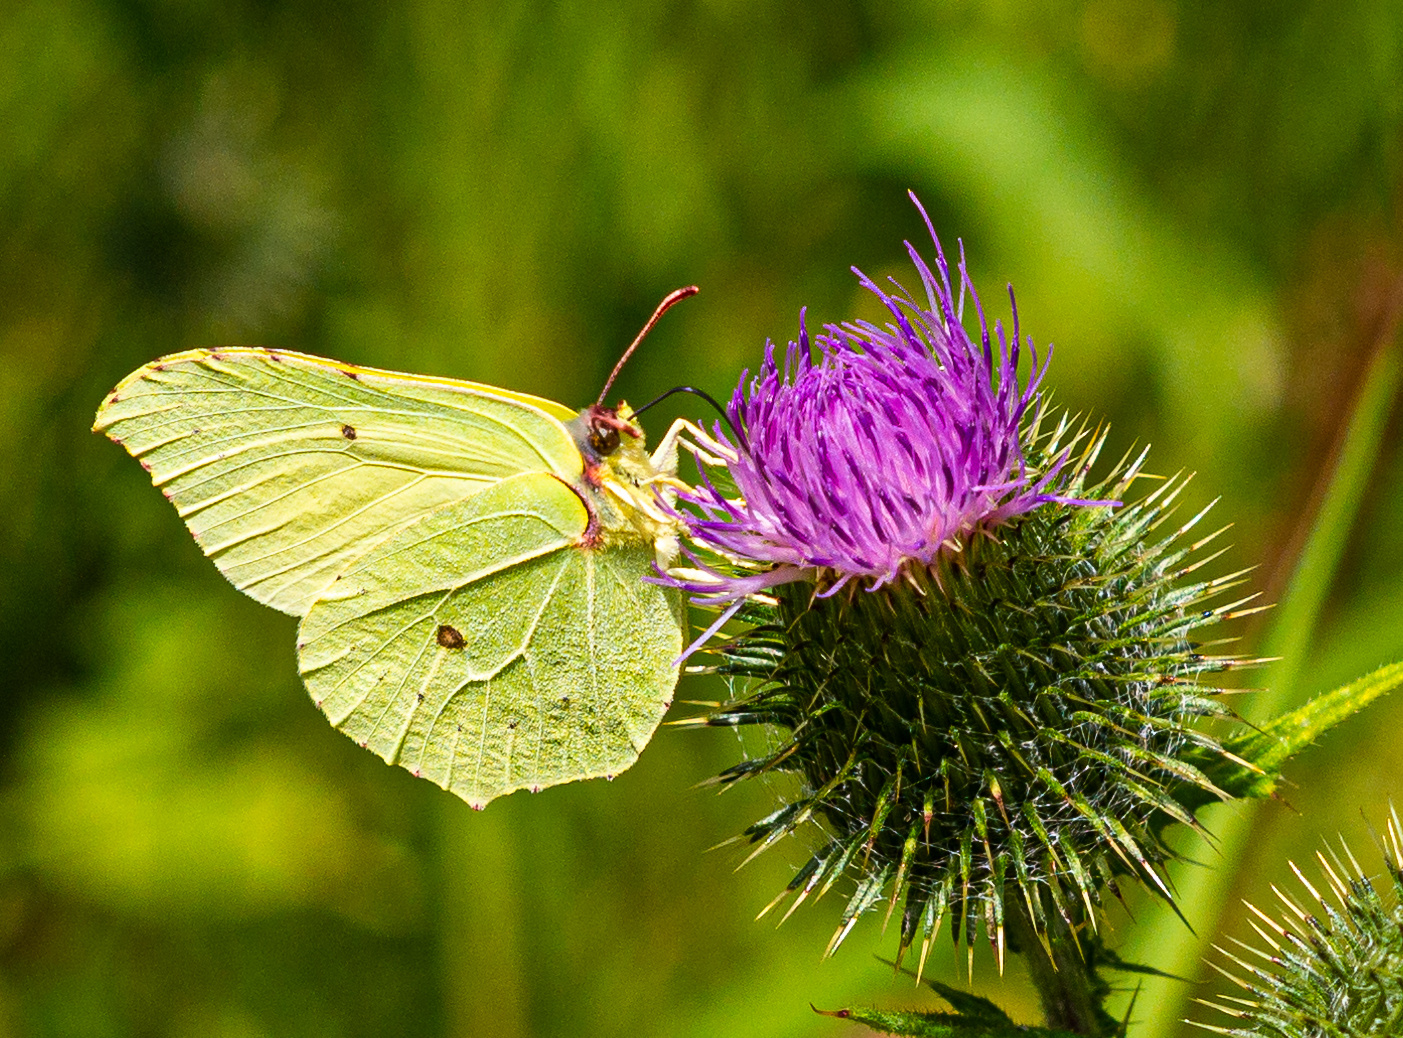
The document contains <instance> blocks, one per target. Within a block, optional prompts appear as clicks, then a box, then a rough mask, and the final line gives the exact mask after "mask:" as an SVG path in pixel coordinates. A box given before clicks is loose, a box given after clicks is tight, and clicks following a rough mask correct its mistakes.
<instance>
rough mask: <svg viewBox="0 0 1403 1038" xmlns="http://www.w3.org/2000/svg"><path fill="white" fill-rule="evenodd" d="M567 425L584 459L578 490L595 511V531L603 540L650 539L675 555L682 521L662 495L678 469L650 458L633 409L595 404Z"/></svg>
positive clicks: (668, 490) (592, 525) (669, 490)
mask: <svg viewBox="0 0 1403 1038" xmlns="http://www.w3.org/2000/svg"><path fill="white" fill-rule="evenodd" d="M568 427H569V429H570V433H571V435H572V436H573V437H574V439H575V443H576V445H577V446H578V447H579V449H580V456H581V457H582V458H583V459H584V463H585V471H584V479H583V486H581V487H578V488H577V489H579V490H580V491H582V494H583V496H584V498H585V501H586V504H587V505H588V507H589V510H590V516H591V522H590V531H591V532H590V536H591V537H592V538H596V539H598V540H599V541H600V542H602V543H623V542H630V541H632V542H637V541H640V540H641V541H646V542H650V543H652V544H654V545H655V546H657V547H658V549H659V552H660V553H665V554H669V555H670V554H672V553H673V552H674V551H675V545H676V541H677V530H676V527H677V520H676V519H675V518H674V517H673V516H672V515H671V514H670V513H669V512H668V511H667V510H665V509H664V508H662V507H660V504H661V502H660V495H663V496H664V497H665V496H666V495H669V494H671V493H673V490H672V486H673V484H674V483H675V482H676V472H675V471H663V470H662V469H659V468H658V466H657V465H655V464H654V462H653V459H652V458H651V457H649V455H648V451H647V449H646V446H645V439H644V436H643V429H642V428H641V427H640V426H639V425H638V424H637V423H636V422H635V421H634V418H633V410H632V409H631V408H630V407H629V406H628V405H627V404H623V403H620V404H619V406H618V407H605V406H603V405H602V404H591V405H590V406H589V407H587V408H585V409H584V410H583V411H581V412H580V413H579V415H578V417H576V419H575V420H574V421H573V422H570V423H569V426H568ZM669 546H672V547H669Z"/></svg>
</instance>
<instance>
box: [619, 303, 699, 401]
mask: <svg viewBox="0 0 1403 1038" xmlns="http://www.w3.org/2000/svg"><path fill="white" fill-rule="evenodd" d="M699 291H700V289H698V288H697V286H696V285H688V286H687V287H686V288H679V289H677V291H675V292H669V293H668V294H667V297H666V298H665V299H663V301H662V302H661V303H659V304H658V308H657V309H656V310H654V311H653V316H652V317H650V318H648V323H647V324H645V325H644V326H643V330H642V331H641V332H639V333H638V336H637V338H635V339H634V340H633V344H632V345H631V346H629V348H628V349H626V350H624V355H623V356H622V357H620V358H619V362H618V363H617V364H615V365H614V370H613V371H612V372H610V374H609V381H607V382H605V383H604V388H603V389H601V390H600V391H599V399H598V400H596V401H595V402H594V403H595V406H596V407H602V406H604V398H605V397H606V396H607V395H608V394H609V389H610V387H611V386H613V384H614V379H616V378H618V377H619V372H620V371H621V370H623V366H624V364H625V363H626V362H627V361H628V359H629V357H631V356H633V351H634V350H636V349H638V344H639V343H640V342H642V341H643V337H644V336H645V335H647V334H648V333H649V332H650V331H652V330H653V325H655V324H657V323H658V318H660V317H662V315H663V314H665V313H667V312H668V311H669V310H671V309H672V307H673V306H674V305H675V304H677V303H680V302H682V300H684V299H686V298H687V297H688V296H694V295H696V294H697V292H699Z"/></svg>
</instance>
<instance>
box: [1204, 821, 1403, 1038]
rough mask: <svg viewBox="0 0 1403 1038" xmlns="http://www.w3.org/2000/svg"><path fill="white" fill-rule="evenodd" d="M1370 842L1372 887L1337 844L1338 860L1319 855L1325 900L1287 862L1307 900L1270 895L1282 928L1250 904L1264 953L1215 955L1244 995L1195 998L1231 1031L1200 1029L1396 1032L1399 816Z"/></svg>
mask: <svg viewBox="0 0 1403 1038" xmlns="http://www.w3.org/2000/svg"><path fill="white" fill-rule="evenodd" d="M1377 843H1378V845H1379V849H1380V850H1381V851H1382V853H1383V861H1384V870H1383V876H1382V877H1380V879H1381V883H1380V884H1379V885H1376V884H1375V881H1373V880H1371V879H1370V878H1369V877H1368V875H1367V874H1366V873H1365V872H1364V870H1363V869H1362V868H1361V867H1360V865H1359V862H1358V861H1357V860H1355V857H1354V855H1353V854H1352V853H1351V852H1350V849H1349V847H1348V845H1346V844H1345V843H1344V841H1343V840H1342V841H1341V842H1340V852H1339V853H1338V854H1337V853H1334V852H1331V853H1330V855H1329V856H1328V857H1327V856H1326V855H1324V854H1317V858H1318V859H1319V863H1320V869H1321V873H1322V874H1323V875H1324V877H1325V886H1326V887H1327V888H1328V893H1322V892H1321V891H1319V890H1317V889H1316V888H1315V886H1313V885H1312V884H1311V882H1310V881H1309V880H1308V879H1306V877H1305V875H1304V874H1302V872H1301V870H1300V869H1298V868H1297V867H1296V865H1295V863H1294V862H1293V863H1292V864H1291V871H1292V872H1294V873H1295V874H1296V878H1297V879H1298V880H1300V882H1301V885H1302V886H1303V887H1305V890H1306V894H1307V895H1308V897H1307V898H1306V899H1304V900H1300V899H1297V898H1293V897H1291V896H1290V895H1288V894H1286V893H1283V892H1282V891H1280V890H1277V889H1276V888H1275V887H1273V888H1272V889H1273V890H1275V891H1276V895H1277V897H1278V898H1279V899H1280V900H1281V903H1282V906H1283V907H1284V910H1285V911H1284V912H1283V913H1282V915H1281V917H1280V921H1278V920H1277V919H1276V918H1273V917H1272V916H1270V915H1268V914H1267V913H1265V912H1263V911H1261V910H1260V909H1258V908H1256V907H1254V906H1253V905H1251V904H1248V905H1247V907H1248V909H1249V910H1250V911H1251V912H1252V914H1253V915H1254V916H1256V919H1255V920H1253V921H1252V928H1253V929H1254V930H1256V931H1257V936H1258V937H1260V938H1261V939H1262V941H1263V942H1265V944H1266V946H1267V947H1266V949H1265V950H1264V949H1259V948H1254V947H1253V946H1251V945H1249V944H1244V943H1242V942H1240V941H1235V942H1234V943H1235V944H1237V945H1238V947H1239V948H1241V949H1242V952H1243V954H1242V955H1237V954H1234V953H1232V952H1229V951H1227V950H1226V949H1223V948H1219V949H1218V951H1219V952H1220V953H1221V954H1222V955H1223V956H1224V957H1225V958H1227V959H1228V960H1230V961H1231V963H1232V964H1233V966H1234V967H1235V968H1236V969H1237V970H1240V971H1241V973H1240V974H1237V973H1234V972H1232V971H1231V970H1228V969H1223V968H1222V967H1220V966H1217V965H1216V964H1214V968H1215V969H1217V970H1218V971H1219V972H1220V973H1222V974H1223V975H1224V976H1226V977H1227V978H1228V979H1229V980H1231V981H1232V982H1233V983H1235V984H1237V985H1238V986H1239V987H1241V988H1242V989H1244V990H1245V991H1246V992H1247V993H1248V997H1247V998H1240V997H1229V996H1224V997H1223V999H1222V1002H1220V1003H1215V1002H1210V1001H1205V1000H1200V1001H1202V1002H1203V1004H1204V1005H1206V1006H1209V1007H1211V1008H1213V1009H1217V1010H1220V1011H1222V1012H1223V1013H1226V1014H1227V1015H1228V1016H1230V1017H1233V1018H1234V1019H1235V1020H1237V1021H1238V1023H1237V1025H1236V1026H1234V1027H1216V1026H1212V1025H1209V1024H1198V1026H1199V1027H1202V1028H1203V1029H1204V1030H1208V1031H1214V1032H1216V1033H1218V1034H1225V1035H1232V1036H1234V1038H1323V1036H1326V1035H1331V1036H1336V1038H1364V1036H1366V1035H1367V1036H1382V1035H1396V1034H1400V1033H1403V827H1400V825H1399V820H1398V813H1397V812H1396V811H1390V813H1389V819H1388V822H1387V825H1386V827H1385V831H1384V834H1383V836H1382V838H1381V839H1378V840H1377ZM1379 886H1382V887H1383V888H1385V889H1384V890H1383V891H1382V892H1381V891H1380V889H1379ZM1244 956H1245V957H1244ZM1223 1003H1227V1004H1223Z"/></svg>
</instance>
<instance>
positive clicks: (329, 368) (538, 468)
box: [94, 348, 582, 616]
mask: <svg viewBox="0 0 1403 1038" xmlns="http://www.w3.org/2000/svg"><path fill="white" fill-rule="evenodd" d="M573 417H574V412H572V411H570V410H569V409H568V408H565V407H562V406H561V405H559V404H556V403H553V402H551V401H548V400H543V399H540V398H537V397H530V396H527V395H525V394H517V393H510V392H507V391H505V390H499V389H494V388H492V387H490V386H481V385H476V384H473V383H469V382H458V381H454V380H451V379H433V378H422V377H418V376H412V375H401V374H397V373H394V372H386V371H377V370H375V369H370V368H357V367H353V366H351V365H346V364H339V363H337V362H335V361H330V360H324V359H322V358H319V357H310V356H306V355H303V354H296V353H284V352H274V351H269V350H259V349H246V348H231V349H225V350H197V351H192V352H189V353H182V354H176V355H174V356H171V357H166V358H163V359H162V360H159V361H156V362H154V363H152V364H148V365H147V366H146V367H144V368H142V369H141V370H139V371H137V372H135V373H134V374H133V375H132V376H130V377H129V378H127V379H126V380H124V381H123V382H122V383H121V384H120V385H119V386H118V387H117V388H116V389H115V390H114V391H113V392H112V394H111V395H110V396H109V397H108V399H107V400H106V401H105V402H104V403H103V406H102V408H101V409H100V410H99V411H98V417H97V422H96V424H95V426H94V428H96V429H98V430H100V431H102V432H105V433H106V434H107V435H108V436H110V437H111V438H112V439H114V440H116V441H117V442H118V443H121V444H122V445H123V446H124V447H125V448H126V449H127V450H128V451H129V452H130V453H131V454H132V455H133V456H134V457H136V458H138V459H140V461H141V463H142V465H143V466H144V467H145V468H146V469H147V470H148V471H149V472H150V473H151V478H152V481H153V482H154V483H155V484H156V485H157V486H158V487H160V488H161V490H162V492H163V493H165V495H166V496H167V497H168V498H170V499H171V501H172V502H173V503H174V504H175V506H176V508H177V509H178V511H179V512H180V515H181V518H183V519H184V520H185V523H186V525H187V526H189V528H190V530H191V532H192V533H193V534H194V535H195V539H196V540H197V541H198V542H199V544H200V546H201V548H203V549H204V551H205V553H206V554H207V555H209V556H210V557H211V558H213V560H214V561H215V563H216V565H218V566H219V568H220V570H221V571H222V572H223V573H224V574H225V576H227V577H228V578H229V579H230V580H231V581H232V582H233V583H234V585H235V586H236V587H238V588H240V589H241V590H243V591H245V592H247V593H248V594H249V595H251V596H253V597H254V598H256V599H257V600H259V601H260V602H264V603H266V604H267V605H271V606H273V607H275V608H277V609H281V610H283V611H284V612H288V613H292V614H293V615H295V616H301V615H303V614H305V613H306V611H307V609H308V607H309V606H310V605H311V602H312V599H313V598H314V597H315V596H316V595H317V593H318V592H320V591H322V590H323V589H324V588H326V587H327V585H328V584H329V583H330V582H331V581H332V580H333V579H334V578H335V576H336V575H337V574H338V573H341V572H343V571H345V570H346V569H347V567H348V566H350V565H351V564H352V563H353V562H354V561H355V560H356V559H357V558H360V557H362V556H364V555H365V554H366V553H367V552H368V551H370V550H371V549H372V548H373V547H374V546H375V545H377V544H379V543H381V542H382V541H384V540H385V539H386V538H388V537H390V536H392V535H393V534H394V533H395V532H396V531H398V530H400V529H402V528H404V527H405V526H406V525H408V524H410V523H413V522H415V521H416V520H418V519H420V518H422V517H424V516H426V515H429V514H431V513H432V512H434V511H435V510H437V509H439V508H442V507H444V506H445V505H448V504H450V503H452V502H455V501H461V500H462V499H464V498H466V497H469V496H471V495H473V494H476V493H478V492H480V491H481V490H483V489H485V488H487V487H490V486H492V485H494V484H496V483H497V482H498V481H500V480H502V479H504V478H506V477H510V476H513V475H516V474H518V473H522V472H548V473H553V474H554V475H556V476H559V477H560V479H563V480H565V481H566V482H570V483H573V482H575V481H577V480H578V479H579V477H580V474H581V472H582V460H581V457H580V453H579V450H578V448H577V447H576V445H575V443H574V441H573V440H572V438H571V437H570V434H569V433H568V432H567V431H566V430H565V427H564V425H563V423H564V422H566V421H569V420H570V419H571V418H573Z"/></svg>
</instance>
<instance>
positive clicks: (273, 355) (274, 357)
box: [268, 350, 283, 364]
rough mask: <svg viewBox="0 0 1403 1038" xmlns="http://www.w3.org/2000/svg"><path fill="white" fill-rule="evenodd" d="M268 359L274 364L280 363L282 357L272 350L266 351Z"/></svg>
mask: <svg viewBox="0 0 1403 1038" xmlns="http://www.w3.org/2000/svg"><path fill="white" fill-rule="evenodd" d="M268 359H269V360H271V361H272V362H273V363H274V364H281V363H282V362H283V359H282V358H281V357H279V356H278V355H277V354H276V353H274V352H273V351H272V350H269V351H268Z"/></svg>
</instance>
